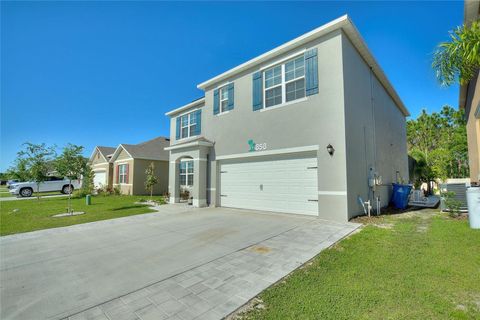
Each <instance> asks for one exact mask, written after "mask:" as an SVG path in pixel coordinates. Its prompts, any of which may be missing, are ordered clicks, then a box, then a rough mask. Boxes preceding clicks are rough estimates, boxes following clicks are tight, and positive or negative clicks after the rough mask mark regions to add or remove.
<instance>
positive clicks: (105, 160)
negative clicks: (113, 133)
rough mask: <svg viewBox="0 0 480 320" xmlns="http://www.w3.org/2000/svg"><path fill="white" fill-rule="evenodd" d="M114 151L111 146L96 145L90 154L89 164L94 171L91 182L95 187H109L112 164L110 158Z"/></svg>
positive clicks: (110, 184) (111, 178) (111, 177)
mask: <svg viewBox="0 0 480 320" xmlns="http://www.w3.org/2000/svg"><path fill="white" fill-rule="evenodd" d="M114 152H115V148H113V147H102V146H97V147H95V149H94V150H93V153H92V155H91V156H90V165H91V166H92V170H93V173H94V176H93V184H94V186H95V188H101V187H111V186H112V181H113V169H112V168H113V166H112V164H111V163H110V158H111V157H112V155H113V153H114Z"/></svg>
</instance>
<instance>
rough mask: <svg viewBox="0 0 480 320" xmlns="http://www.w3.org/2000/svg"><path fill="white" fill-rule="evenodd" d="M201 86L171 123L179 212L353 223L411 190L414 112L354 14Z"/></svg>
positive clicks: (172, 187)
mask: <svg viewBox="0 0 480 320" xmlns="http://www.w3.org/2000/svg"><path fill="white" fill-rule="evenodd" d="M198 88H200V89H202V90H204V92H205V97H204V98H201V99H199V100H196V101H193V102H191V103H189V104H187V105H185V106H182V107H180V108H177V109H175V110H172V111H170V112H168V113H167V114H166V115H167V116H169V117H170V118H171V121H170V124H171V130H170V135H171V138H170V139H171V144H170V146H169V147H168V148H166V150H168V151H170V169H169V193H170V201H171V202H179V201H180V196H179V194H180V191H181V190H182V189H183V188H189V189H190V191H191V196H192V197H193V205H195V206H198V207H202V206H207V205H210V206H222V207H231V208H243V209H253V210H264V211H272V212H285V213H295V214H308V215H314V216H318V217H320V218H324V219H329V220H337V221H347V220H348V219H350V218H352V217H354V216H356V215H358V214H360V213H363V207H362V205H361V204H360V201H359V199H360V198H361V199H362V200H363V201H367V200H368V199H370V200H371V202H372V205H373V207H375V202H376V201H377V200H379V201H380V203H381V205H382V206H384V205H386V204H388V201H389V198H390V194H391V189H392V186H391V184H392V183H393V182H399V181H408V168H407V166H408V164H407V150H406V148H407V147H406V123H405V117H406V116H408V115H409V113H408V111H407V109H406V108H405V106H404V105H403V103H402V101H401V100H400V98H399V96H398V95H397V93H396V92H395V90H394V88H393V87H392V85H391V84H390V82H389V81H388V80H387V77H386V76H385V74H384V72H383V71H382V69H381V68H380V66H379V65H378V63H377V62H376V61H375V59H374V57H373V56H372V54H371V53H370V51H369V49H368V48H367V46H366V44H365V42H364V40H363V39H362V37H361V36H360V34H359V32H358V31H357V29H356V28H355V26H354V25H353V23H352V22H351V21H350V19H349V18H348V17H347V16H343V17H341V18H339V19H337V20H334V21H332V22H330V23H328V24H326V25H324V26H321V27H319V28H317V29H315V30H313V31H311V32H309V33H306V34H304V35H302V36H300V37H298V38H296V39H293V40H292V41H289V42H287V43H285V44H283V45H281V46H279V47H277V48H275V49H273V50H271V51H269V52H267V53H265V54H262V55H260V56H258V57H256V58H254V59H252V60H249V61H247V62H245V63H243V64H241V65H239V66H237V67H235V68H233V69H231V70H228V71H226V72H224V73H222V74H220V75H218V76H216V77H214V78H212V79H210V80H207V81H205V82H203V83H201V84H199V85H198Z"/></svg>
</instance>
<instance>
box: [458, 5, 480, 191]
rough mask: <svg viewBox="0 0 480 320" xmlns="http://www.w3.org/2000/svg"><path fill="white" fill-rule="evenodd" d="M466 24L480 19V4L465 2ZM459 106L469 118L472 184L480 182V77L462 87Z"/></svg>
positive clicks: (469, 152) (469, 159)
mask: <svg viewBox="0 0 480 320" xmlns="http://www.w3.org/2000/svg"><path fill="white" fill-rule="evenodd" d="M464 15H465V16H464V21H463V22H464V23H465V24H467V25H469V24H470V23H472V21H475V20H478V19H480V2H479V1H465V9H464ZM459 106H460V108H461V109H465V115H466V117H467V141H468V165H469V167H470V180H471V182H472V184H479V182H480V75H479V73H478V71H477V75H476V76H475V77H474V78H473V79H472V80H471V81H470V82H469V83H468V84H466V85H462V86H460V98H459Z"/></svg>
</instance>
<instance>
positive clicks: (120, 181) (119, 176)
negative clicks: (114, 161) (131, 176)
mask: <svg viewBox="0 0 480 320" xmlns="http://www.w3.org/2000/svg"><path fill="white" fill-rule="evenodd" d="M127 166H128V163H120V164H118V184H127V181H128V177H127V176H128V171H127ZM122 168H124V172H123V173H122ZM122 177H123V178H124V179H123V181H122Z"/></svg>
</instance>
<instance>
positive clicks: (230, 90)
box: [228, 82, 234, 110]
mask: <svg viewBox="0 0 480 320" xmlns="http://www.w3.org/2000/svg"><path fill="white" fill-rule="evenodd" d="M233 91H234V88H233V82H232V83H229V84H228V110H232V109H233V105H234V102H233V101H234V93H233Z"/></svg>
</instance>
